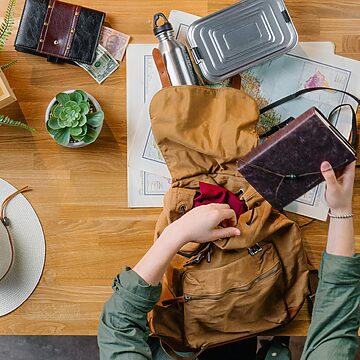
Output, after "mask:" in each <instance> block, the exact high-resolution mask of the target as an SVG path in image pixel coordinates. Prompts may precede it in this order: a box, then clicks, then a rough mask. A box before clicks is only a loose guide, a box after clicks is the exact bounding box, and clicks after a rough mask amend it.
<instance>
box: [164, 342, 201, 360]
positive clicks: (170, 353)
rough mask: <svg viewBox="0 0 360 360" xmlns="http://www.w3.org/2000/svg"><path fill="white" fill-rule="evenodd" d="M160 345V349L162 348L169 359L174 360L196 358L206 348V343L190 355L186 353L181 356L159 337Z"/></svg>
mask: <svg viewBox="0 0 360 360" xmlns="http://www.w3.org/2000/svg"><path fill="white" fill-rule="evenodd" d="M160 345H161V347H162V349H163V350H164V352H165V353H166V355H168V356H169V357H170V358H171V359H174V360H196V359H197V357H198V356H199V355H200V354H201V353H202V352H203V351H205V349H206V348H207V346H206V345H204V346H202V347H201V349H200V350H199V351H197V352H195V353H192V354H191V355H186V356H181V355H179V354H177V353H176V352H175V351H174V350H173V348H172V347H171V346H170V345H168V344H167V343H166V342H165V341H164V340H163V339H160Z"/></svg>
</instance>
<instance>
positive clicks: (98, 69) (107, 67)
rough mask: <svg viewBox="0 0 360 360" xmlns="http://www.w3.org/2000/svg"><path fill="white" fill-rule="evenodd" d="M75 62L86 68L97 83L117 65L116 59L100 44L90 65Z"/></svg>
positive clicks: (106, 76) (107, 75)
mask: <svg viewBox="0 0 360 360" xmlns="http://www.w3.org/2000/svg"><path fill="white" fill-rule="evenodd" d="M75 62H76V64H77V65H79V66H80V67H82V68H83V69H84V70H86V71H87V72H88V73H89V74H90V75H91V76H92V77H93V78H94V79H95V80H96V81H97V82H98V84H101V83H102V82H103V81H104V80H105V79H107V78H108V77H109V76H110V75H111V74H112V73H113V72H114V71H115V70H116V69H117V68H118V67H119V63H118V62H117V61H116V59H114V57H113V56H111V54H110V53H109V52H108V51H107V50H106V49H105V48H104V47H102V46H101V45H100V44H99V45H98V47H97V49H96V58H95V61H94V62H93V63H92V64H91V65H88V64H83V63H79V62H77V61H75Z"/></svg>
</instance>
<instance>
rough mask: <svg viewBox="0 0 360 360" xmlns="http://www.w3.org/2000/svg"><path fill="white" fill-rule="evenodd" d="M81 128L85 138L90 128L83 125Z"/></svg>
mask: <svg viewBox="0 0 360 360" xmlns="http://www.w3.org/2000/svg"><path fill="white" fill-rule="evenodd" d="M81 128H82V132H81V135H82V136H85V135H86V134H87V132H88V127H87V125H83V126H82V127H81Z"/></svg>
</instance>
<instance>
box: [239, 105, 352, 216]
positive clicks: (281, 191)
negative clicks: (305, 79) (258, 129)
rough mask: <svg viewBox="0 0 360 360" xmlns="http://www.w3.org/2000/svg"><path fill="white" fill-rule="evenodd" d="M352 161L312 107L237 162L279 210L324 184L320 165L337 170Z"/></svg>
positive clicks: (346, 145) (343, 143)
mask: <svg viewBox="0 0 360 360" xmlns="http://www.w3.org/2000/svg"><path fill="white" fill-rule="evenodd" d="M354 160H356V152H355V150H354V148H353V147H352V146H351V144H350V143H349V142H348V141H347V140H346V139H345V138H344V137H343V136H342V135H341V133H340V132H339V131H338V130H337V129H336V128H335V127H334V126H333V125H332V124H331V123H330V122H329V121H328V120H327V119H326V118H325V116H324V115H323V114H322V113H321V112H320V111H319V110H318V109H317V108H315V107H313V108H311V109H309V110H308V111H306V112H305V113H304V114H302V115H301V116H299V117H298V118H296V119H294V120H293V121H291V122H290V123H289V124H288V125H286V126H285V127H283V128H281V129H280V130H278V131H277V132H276V133H274V134H273V135H271V136H270V137H268V138H267V139H266V140H265V142H263V143H262V144H260V145H258V146H257V147H256V148H255V149H253V150H252V151H250V152H249V153H248V154H247V155H245V156H244V157H243V158H241V159H239V161H238V170H239V172H240V173H241V175H242V176H244V177H245V179H246V180H247V181H248V182H249V183H250V184H251V185H252V186H253V187H254V188H255V189H256V190H257V191H258V192H259V193H260V194H261V195H262V196H263V197H264V198H265V200H267V201H268V202H269V203H270V204H271V205H272V206H273V207H274V208H275V209H279V210H280V209H282V208H283V207H285V206H286V205H288V204H289V203H291V202H292V201H294V200H295V199H297V198H298V197H300V196H302V195H303V194H305V193H306V192H307V191H309V190H310V189H312V188H313V187H315V186H316V185H318V184H320V183H321V182H322V181H324V178H323V176H322V174H321V172H320V165H321V163H322V162H323V161H329V162H330V164H331V165H332V167H333V168H334V170H340V169H343V168H344V167H345V166H346V165H348V164H349V163H351V162H352V161H354Z"/></svg>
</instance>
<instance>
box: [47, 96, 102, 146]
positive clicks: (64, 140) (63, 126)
mask: <svg viewBox="0 0 360 360" xmlns="http://www.w3.org/2000/svg"><path fill="white" fill-rule="evenodd" d="M103 120H104V113H103V112H102V111H96V109H95V106H94V104H92V103H91V101H90V100H89V98H88V96H87V94H86V93H85V92H84V91H82V90H75V91H74V92H72V93H70V94H66V93H59V94H57V95H56V102H55V104H54V105H53V106H52V108H51V110H50V116H49V119H48V120H47V122H46V127H47V130H48V131H49V133H50V134H51V135H53V136H54V139H55V141H56V142H57V143H58V144H60V145H67V144H69V143H74V142H79V141H84V142H85V143H86V144H91V143H92V142H94V141H95V140H96V138H97V136H98V130H97V128H98V127H99V126H101V124H102V122H103Z"/></svg>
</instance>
